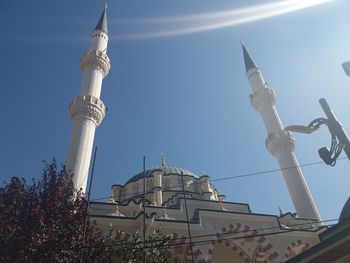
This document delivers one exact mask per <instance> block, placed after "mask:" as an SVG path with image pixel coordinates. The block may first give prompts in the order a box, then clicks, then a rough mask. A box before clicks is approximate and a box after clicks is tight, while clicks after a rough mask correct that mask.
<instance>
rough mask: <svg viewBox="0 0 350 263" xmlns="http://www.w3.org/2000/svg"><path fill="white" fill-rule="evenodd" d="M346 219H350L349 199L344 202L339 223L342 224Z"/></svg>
mask: <svg viewBox="0 0 350 263" xmlns="http://www.w3.org/2000/svg"><path fill="white" fill-rule="evenodd" d="M347 219H350V197H349V199H348V201H346V203H345V205H344V207H343V210H342V211H341V214H340V217H339V222H343V221H345V220H347Z"/></svg>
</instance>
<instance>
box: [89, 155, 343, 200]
mask: <svg viewBox="0 0 350 263" xmlns="http://www.w3.org/2000/svg"><path fill="white" fill-rule="evenodd" d="M345 159H347V158H346V157H342V158H338V161H339V160H345ZM320 164H323V161H317V162H310V163H305V164H300V165H296V166H291V167H286V168H277V169H271V170H265V171H259V172H252V173H246V174H240V175H235V176H228V177H223V178H216V179H215V178H214V179H211V180H210V181H211V182H218V181H226V180H232V179H238V178H244V177H250V176H256V175H261V174H269V173H274V172H279V171H284V170H289V169H294V168H301V167H307V166H315V165H320ZM201 183H202V182H192V183H187V184H186V186H187V187H188V186H191V185H196V184H201ZM179 187H181V184H178V185H173V186H171V187H163V188H162V190H163V191H164V190H177V188H179ZM150 193H153V191H147V192H146V194H150ZM142 194H143V193H139V194H138V193H130V194H122V195H121V196H122V197H124V198H125V197H126V196H133V197H137V196H138V195H142ZM109 198H111V196H104V197H98V198H93V199H91V201H100V200H105V199H109ZM124 201H126V200H124ZM124 201H123V202H124ZM121 203H122V202H121Z"/></svg>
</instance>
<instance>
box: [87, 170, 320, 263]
mask: <svg viewBox="0 0 350 263" xmlns="http://www.w3.org/2000/svg"><path fill="white" fill-rule="evenodd" d="M182 177H183V179H184V188H185V193H184V192H183V185H182ZM144 178H145V184H146V205H145V218H146V219H145V224H143V205H142V203H143V182H144ZM184 196H186V201H187V202H186V203H187V210H188V215H189V222H190V223H189V225H190V231H191V239H192V248H193V260H194V262H196V263H212V262H213V263H226V262H234V263H263V262H265V263H280V262H284V261H286V260H288V259H290V258H292V257H293V256H295V255H297V254H299V253H301V252H302V251H304V250H305V249H307V248H309V247H311V246H313V245H315V244H317V243H318V242H319V238H318V234H319V232H320V231H319V228H318V226H317V224H316V225H313V224H312V222H310V220H309V219H299V218H295V217H294V216H293V215H292V214H290V213H287V214H284V215H280V216H279V217H278V216H274V215H266V214H255V213H253V212H252V211H251V210H250V208H249V205H247V204H242V203H232V202H226V201H224V195H222V194H220V193H219V191H218V190H217V189H216V188H215V186H214V185H213V184H212V183H210V177H209V176H207V175H204V176H201V177H198V176H196V175H195V174H194V173H192V172H190V171H188V170H186V169H183V168H178V167H172V166H167V165H161V166H157V167H154V168H152V169H149V170H146V172H145V177H144V176H143V173H142V172H141V173H139V174H137V175H135V176H134V177H132V178H131V179H130V180H129V181H128V182H127V183H125V184H124V185H113V186H112V196H111V202H109V203H101V202H93V203H91V204H90V213H91V216H92V219H93V220H96V222H97V224H98V226H99V227H101V228H102V229H104V230H105V231H109V230H110V228H112V229H114V230H117V233H118V238H120V239H121V240H125V241H127V240H130V239H131V238H132V234H133V233H136V232H138V233H143V229H144V227H145V228H146V238H147V236H148V235H149V234H151V233H152V231H153V230H155V229H159V228H160V229H161V231H162V232H163V233H167V234H172V239H171V241H170V245H171V248H170V257H169V259H168V262H169V263H176V262H192V254H191V252H190V251H191V249H190V243H189V232H188V229H187V218H186V209H185V200H184Z"/></svg>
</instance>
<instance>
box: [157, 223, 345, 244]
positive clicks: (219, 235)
mask: <svg viewBox="0 0 350 263" xmlns="http://www.w3.org/2000/svg"><path fill="white" fill-rule="evenodd" d="M338 220H339V219H338V218H336V219H327V220H322V221H317V222H314V223H315V224H318V223H326V222H333V221H338ZM168 222H171V220H170V221H168ZM310 224H311V225H312V222H305V223H298V224H291V225H289V226H287V227H288V228H287V227H286V229H285V230H283V231H287V230H288V231H289V230H293V231H303V230H312V229H315V227H314V226H310V227H308V228H293V229H290V227H297V226H303V225H310ZM332 225H334V224H329V225H322V227H318V229H320V228H324V227H328V226H332ZM273 229H281V227H280V226H274V227H262V228H253V229H249V230H248V231H246V230H240V231H234V232H228V233H221V234H220V233H215V234H206V235H197V236H191V237H192V238H193V239H195V238H202V237H214V236H215V237H225V236H231V235H236V234H240V233H247V232H255V231H265V230H273ZM272 233H275V232H272ZM261 235H264V234H263V233H262V234H261ZM243 237H249V235H245V236H242V238H243ZM184 238H185V239H188V238H189V237H188V236H182V237H179V238H174V239H171V240H182V239H184ZM210 240H211V239H210ZM156 241H161V240H154V242H156ZM197 242H198V241H193V243H197Z"/></svg>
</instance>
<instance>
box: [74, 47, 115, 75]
mask: <svg viewBox="0 0 350 263" xmlns="http://www.w3.org/2000/svg"><path fill="white" fill-rule="evenodd" d="M87 67H93V68H96V69H98V70H100V71H101V72H102V74H103V77H105V76H107V74H108V72H109V69H110V68H111V61H110V59H109V57H108V56H107V53H106V52H104V51H100V50H89V51H87V52H85V53H84V55H83V57H82V58H81V60H80V68H81V70H82V71H84V70H85V69H86V68H87Z"/></svg>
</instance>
